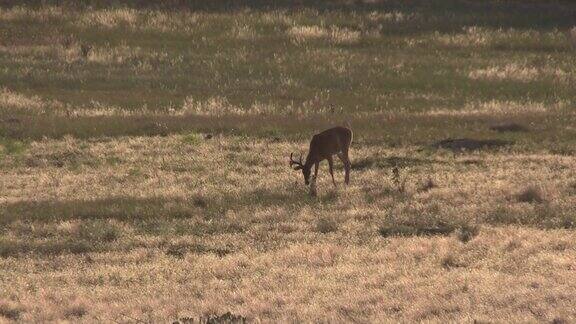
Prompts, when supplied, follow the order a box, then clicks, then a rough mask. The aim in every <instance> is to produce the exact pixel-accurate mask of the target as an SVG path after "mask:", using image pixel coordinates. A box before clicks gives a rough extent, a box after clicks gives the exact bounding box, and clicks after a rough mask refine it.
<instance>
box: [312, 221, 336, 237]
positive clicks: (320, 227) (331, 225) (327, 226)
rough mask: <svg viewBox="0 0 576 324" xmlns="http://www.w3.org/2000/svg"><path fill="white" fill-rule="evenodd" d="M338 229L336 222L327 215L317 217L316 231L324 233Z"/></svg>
mask: <svg viewBox="0 0 576 324" xmlns="http://www.w3.org/2000/svg"><path fill="white" fill-rule="evenodd" d="M337 230H338V223H337V222H336V221H335V220H333V219H331V218H327V217H323V218H320V219H318V221H317V222H316V232H319V233H322V234H326V233H331V232H336V231H337Z"/></svg>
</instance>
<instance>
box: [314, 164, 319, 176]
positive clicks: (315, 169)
mask: <svg viewBox="0 0 576 324" xmlns="http://www.w3.org/2000/svg"><path fill="white" fill-rule="evenodd" d="M319 166H320V162H316V163H314V179H318V167H319Z"/></svg>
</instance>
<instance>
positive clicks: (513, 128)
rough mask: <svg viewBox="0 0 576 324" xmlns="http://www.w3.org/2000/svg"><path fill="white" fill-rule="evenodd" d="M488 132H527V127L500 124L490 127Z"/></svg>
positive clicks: (514, 124) (515, 124)
mask: <svg viewBox="0 0 576 324" xmlns="http://www.w3.org/2000/svg"><path fill="white" fill-rule="evenodd" d="M490 130H493V131H496V132H514V133H517V132H527V131H528V127H526V126H524V125H521V124H518V123H501V124H496V125H492V126H490Z"/></svg>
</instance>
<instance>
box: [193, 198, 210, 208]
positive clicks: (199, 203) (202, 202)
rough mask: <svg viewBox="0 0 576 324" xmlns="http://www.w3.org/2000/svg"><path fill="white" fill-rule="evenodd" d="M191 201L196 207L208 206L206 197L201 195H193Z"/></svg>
mask: <svg viewBox="0 0 576 324" xmlns="http://www.w3.org/2000/svg"><path fill="white" fill-rule="evenodd" d="M192 203H193V204H194V206H196V207H201V208H206V207H208V201H206V199H205V198H204V197H202V196H197V197H194V199H193V200H192Z"/></svg>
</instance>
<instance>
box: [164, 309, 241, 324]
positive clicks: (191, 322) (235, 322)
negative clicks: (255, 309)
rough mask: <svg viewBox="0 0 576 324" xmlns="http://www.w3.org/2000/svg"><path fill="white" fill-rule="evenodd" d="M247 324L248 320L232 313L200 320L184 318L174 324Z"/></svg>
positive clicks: (203, 317) (206, 316) (200, 318)
mask: <svg viewBox="0 0 576 324" xmlns="http://www.w3.org/2000/svg"><path fill="white" fill-rule="evenodd" d="M195 323H199V324H245V323H248V319H247V318H246V317H244V316H242V315H236V314H232V313H231V312H226V313H224V314H222V315H215V314H212V315H204V316H200V317H199V318H195V317H182V318H180V319H178V320H177V321H174V324H195Z"/></svg>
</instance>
